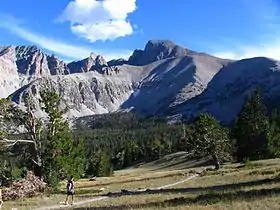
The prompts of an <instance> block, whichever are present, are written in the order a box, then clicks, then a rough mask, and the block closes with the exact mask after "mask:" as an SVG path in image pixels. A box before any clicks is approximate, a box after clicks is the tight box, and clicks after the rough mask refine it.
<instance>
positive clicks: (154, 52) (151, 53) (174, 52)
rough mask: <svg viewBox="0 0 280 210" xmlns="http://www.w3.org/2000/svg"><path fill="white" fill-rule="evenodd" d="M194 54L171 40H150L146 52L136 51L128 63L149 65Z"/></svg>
mask: <svg viewBox="0 0 280 210" xmlns="http://www.w3.org/2000/svg"><path fill="white" fill-rule="evenodd" d="M191 53H194V52H193V51H191V50H188V49H186V48H184V47H182V46H179V45H176V44H175V43H174V42H172V41H170V40H150V41H148V42H147V44H146V46H145V48H144V50H135V51H134V52H133V54H132V56H130V58H129V61H128V63H129V64H131V65H137V66H142V65H147V64H149V63H152V62H154V61H158V60H163V59H166V58H174V57H182V56H187V55H189V54H191Z"/></svg>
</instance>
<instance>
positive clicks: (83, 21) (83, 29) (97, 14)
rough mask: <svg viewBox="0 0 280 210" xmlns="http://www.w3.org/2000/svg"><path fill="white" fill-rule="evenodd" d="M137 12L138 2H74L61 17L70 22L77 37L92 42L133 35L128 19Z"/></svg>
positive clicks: (130, 0) (108, 0) (117, 0)
mask: <svg viewBox="0 0 280 210" xmlns="http://www.w3.org/2000/svg"><path fill="white" fill-rule="evenodd" d="M135 10H136V0H102V1H100V0H74V1H72V2H70V3H69V4H68V5H67V7H66V8H65V9H64V11H63V13H62V14H61V16H60V17H59V19H58V20H59V21H60V22H66V21H69V22H70V24H71V30H72V32H73V33H74V34H76V35H77V36H80V37H83V38H86V39H87V40H89V41H90V42H95V41H98V40H102V41H106V40H115V39H116V38H118V37H125V36H128V35H131V34H132V33H133V27H132V25H131V23H130V22H129V21H128V19H127V17H128V15H129V14H130V13H132V12H134V11H135Z"/></svg>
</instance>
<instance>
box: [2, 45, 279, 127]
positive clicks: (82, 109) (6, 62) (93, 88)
mask: <svg viewBox="0 0 280 210" xmlns="http://www.w3.org/2000/svg"><path fill="white" fill-rule="evenodd" d="M279 66H280V65H279V62H278V61H275V60H272V59H268V58H252V59H246V60H241V61H231V60H225V59H220V58H217V57H214V56H211V55H207V54H204V53H197V52H194V51H191V50H188V49H185V48H183V47H181V46H178V45H176V44H174V43H173V42H171V41H165V40H159V41H149V42H148V43H147V44H146V46H145V49H144V50H136V51H135V52H134V53H133V55H132V56H131V57H130V58H129V60H128V61H126V60H123V59H118V60H113V61H109V62H107V61H106V60H105V59H104V58H103V57H102V56H101V55H95V54H94V53H92V54H90V55H89V57H88V58H85V59H83V60H81V61H74V62H71V63H69V64H66V63H64V62H63V61H61V60H59V59H58V58H57V57H56V56H54V55H51V56H49V55H46V54H45V53H43V52H42V51H41V50H40V49H38V48H37V47H35V46H29V47H26V46H19V47H13V46H7V47H0V87H1V90H2V91H1V94H0V97H7V96H8V95H10V96H11V97H12V99H13V100H14V101H15V102H16V103H18V104H20V105H24V104H23V101H24V100H23V99H24V97H25V96H26V95H27V94H30V95H32V96H33V97H32V99H33V102H34V104H35V105H36V106H37V115H38V116H44V113H43V112H42V110H40V107H39V102H38V99H39V91H40V90H41V89H45V88H47V89H53V90H55V91H57V92H58V93H59V95H60V96H61V99H62V103H61V107H62V108H67V110H68V112H67V114H66V117H68V118H69V119H73V118H75V117H80V116H85V115H92V114H102V113H108V112H114V111H120V110H134V111H136V112H138V113H142V114H148V115H153V114H165V115H169V116H174V115H178V114H179V115H180V116H184V117H187V118H193V117H195V116H196V115H198V114H199V113H201V112H203V111H208V112H210V113H211V114H213V115H214V116H215V117H217V118H218V119H219V120H222V121H223V122H225V123H229V122H230V121H231V120H232V119H233V118H234V117H235V116H236V114H237V113H238V112H239V110H240V109H241V106H242V104H243V102H244V98H245V96H246V95H247V93H248V92H250V91H252V90H253V89H254V88H256V87H259V88H261V89H262V90H263V92H264V93H265V97H266V100H267V101H269V100H270V101H277V100H278V98H279V94H278V93H279V89H280V87H279V85H278V84H280V76H279V75H280V74H279V72H280V67H279Z"/></svg>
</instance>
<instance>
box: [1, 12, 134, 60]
mask: <svg viewBox="0 0 280 210" xmlns="http://www.w3.org/2000/svg"><path fill="white" fill-rule="evenodd" d="M0 27H1V28H4V29H7V30H9V31H11V32H12V33H13V34H15V35H16V36H18V37H20V38H22V39H24V40H27V41H29V42H30V43H33V44H35V45H38V46H40V47H42V48H44V49H46V50H49V51H51V52H54V53H57V54H59V55H61V56H65V57H68V58H69V59H70V58H71V59H83V58H86V57H88V56H89V55H90V53H91V52H94V53H95V54H100V55H102V56H104V57H105V59H107V60H111V59H116V58H124V59H127V58H128V57H129V56H130V55H131V53H132V52H131V51H130V50H115V51H114V50H110V51H106V50H99V49H91V48H88V47H85V46H76V45H71V44H68V43H65V42H63V41H60V40H56V39H52V38H49V37H45V36H42V35H40V34H37V33H34V32H32V31H30V30H27V29H25V28H23V27H21V26H20V25H19V24H18V21H17V19H15V18H13V17H8V18H7V17H6V16H2V17H1V21H0Z"/></svg>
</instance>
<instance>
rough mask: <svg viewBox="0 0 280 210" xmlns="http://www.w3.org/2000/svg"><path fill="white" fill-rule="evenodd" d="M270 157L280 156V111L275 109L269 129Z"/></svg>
mask: <svg viewBox="0 0 280 210" xmlns="http://www.w3.org/2000/svg"><path fill="white" fill-rule="evenodd" d="M268 151H269V157H270V158H275V157H280V112H279V111H278V110H275V111H274V112H272V114H271V116H270V123H269V131H268Z"/></svg>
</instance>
